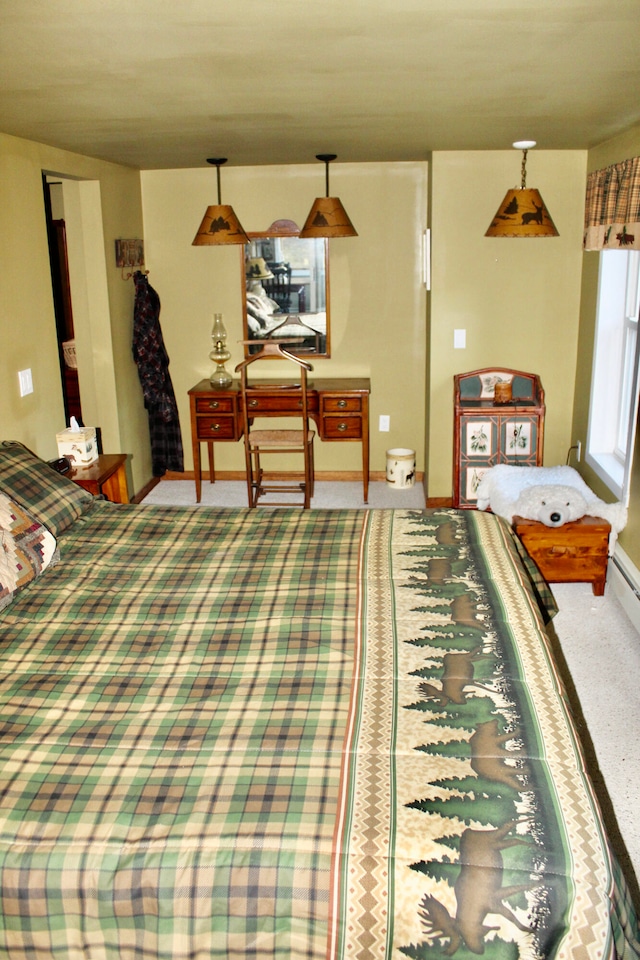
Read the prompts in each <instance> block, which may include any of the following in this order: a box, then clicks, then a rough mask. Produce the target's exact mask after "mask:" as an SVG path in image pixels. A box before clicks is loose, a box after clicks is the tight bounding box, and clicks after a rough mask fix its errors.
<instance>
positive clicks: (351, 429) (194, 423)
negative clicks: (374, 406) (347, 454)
mask: <svg viewBox="0 0 640 960" xmlns="http://www.w3.org/2000/svg"><path fill="white" fill-rule="evenodd" d="M282 382H283V381H280V380H279V381H278V384H281V383H282ZM370 390H371V387H370V383H369V380H368V379H366V378H363V377H344V378H342V377H335V378H328V377H322V378H315V377H314V379H313V380H311V379H310V380H309V382H308V402H309V415H310V416H311V418H312V419H313V420H314V422H315V424H316V426H317V428H318V436H319V438H320V440H330V441H334V440H336V441H356V442H358V443H360V444H361V445H362V485H363V492H364V502H365V503H366V502H367V500H368V497H369V394H370ZM292 397H293V395H292ZM189 400H190V408H191V442H192V445H193V467H194V475H195V482H196V500H197V502H198V503H199V502H200V498H201V494H202V469H201V459H200V444H201V443H206V444H207V451H208V459H209V478H210V480H211V482H212V483H213V481H214V480H215V465H214V442H216V441H234V440H235V441H237V440H240V439H241V438H242V411H241V404H240V384H239V382H238V381H234V382H233V383H232V384H231V385H230V386H229V387H227V388H225V389H223V390H221V389H220V388H217V387H212V386H211V384H210V382H209V381H208V380H201V381H200V383H198V384H196V386H195V387H192V388H191V390H189ZM251 402H252V404H254V407H253V409H254V410H255V413H256V416H259V414H260V412H261V411H264V410H269V411H274V410H277V411H278V412H279V413H281V414H282V416H283V417H286V416H294V415H295V414H296V413H298V409H297V408H295V409H294V408H292V406H291V401H288V400H287V398H286V397H282V396H281V395H280V396H275V395H274V394H273V391H272V392H271V394H270V393H269V382H268V381H265V382H264V391H263V392H261V395H260V397H257V398H255V399H252V401H251ZM295 403H296V404H298V403H299V400H298V397H296V398H295Z"/></svg>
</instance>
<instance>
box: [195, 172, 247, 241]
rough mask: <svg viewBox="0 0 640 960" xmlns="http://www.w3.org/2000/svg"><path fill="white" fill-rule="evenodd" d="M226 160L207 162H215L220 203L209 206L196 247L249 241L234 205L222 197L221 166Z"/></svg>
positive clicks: (197, 237) (196, 236) (198, 234)
mask: <svg viewBox="0 0 640 960" xmlns="http://www.w3.org/2000/svg"><path fill="white" fill-rule="evenodd" d="M226 162H227V158H226V157H224V158H219V159H218V158H216V159H212V160H209V159H208V160H207V163H211V164H213V165H214V166H215V168H216V173H217V178H218V203H217V204H216V205H214V206H211V207H207V212H206V213H205V215H204V217H203V219H202V223H201V224H200V226H199V227H198V232H197V233H196V235H195V238H194V240H193V244H192V246H194V247H206V246H211V245H213V244H216V245H217V244H221V243H249V238H248V236H247V235H246V233H245V232H244V230H243V229H242V225H241V223H240V221H239V220H238V218H237V217H236V215H235V213H234V212H233V207H230V206H229V205H228V204H226V203H222V202H221V199H220V167H221V166H222V164H223V163H226Z"/></svg>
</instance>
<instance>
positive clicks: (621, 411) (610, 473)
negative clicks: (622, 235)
mask: <svg viewBox="0 0 640 960" xmlns="http://www.w3.org/2000/svg"><path fill="white" fill-rule="evenodd" d="M639 311H640V251H638V250H604V251H602V252H601V253H600V263H599V273H598V298H597V310H596V328H595V337H594V351H593V366H592V375H591V396H590V404H589V425H588V430H587V444H586V450H585V461H586V463H587V464H588V465H589V466H590V467H591V468H592V469H593V470H594V472H595V473H596V474H597V475H598V477H599V478H600V479H601V480H602V481H603V483H605V484H606V486H607V487H608V488H609V489H610V490H611V491H612V493H614V494H615V496H617V497H618V499H619V500H621V501H623V502H624V503H625V504H627V503H628V500H629V480H630V473H631V464H632V462H633V449H634V443H635V436H636V419H637V413H638V388H639V376H638V370H639V360H640V337H639V336H638V315H639Z"/></svg>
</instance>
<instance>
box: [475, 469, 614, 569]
mask: <svg viewBox="0 0 640 960" xmlns="http://www.w3.org/2000/svg"><path fill="white" fill-rule="evenodd" d="M540 486H545V487H547V486H556V487H557V486H562V487H571V488H572V489H573V490H575V491H577V492H578V493H579V494H581V495H582V497H583V498H584V500H585V504H586V509H585V510H584V511H583V513H581V514H580V515H579V516H585V515H586V516H590V517H601V518H602V519H603V520H606V521H607V522H608V523H610V524H611V535H610V537H609V553H610V554H611V553H613V548H614V546H615V542H616V539H617V537H618V534H619V533H620V531H621V530H622V529H623V528H624V526H625V524H626V522H627V510H626V507H625V506H624V504H622V503H605V502H604V500H600V499H599V498H598V497H596V495H595V494H594V492H593V490H591V488H590V487H588V486H587V484H586V483H585V482H584V480H583V479H582V477H581V476H580V474H579V473H578V471H577V470H574V469H573V467H568V466H558V467H514V466H511V465H510V464H507V463H500V464H498V465H497V466H495V467H490V469H489V470H487V471H486V472H485V473H484V475H483V476H482V479H481V480H480V483H479V484H478V489H477V491H476V493H477V505H478V509H479V510H486V509H487V507H491V510H492V511H493V513H497V514H498V515H499V516H501V517H504V518H505V519H506V520H508V521H509V523H511V521H512V520H513V517H514V516H516V515H518V514H519V515H520V516H526V515H525V514H523V513H522V512H521V511H520V510H517V509H516V503H517V501H518V499H519V497H520V495H521V494H522V493H523V492H524V491H525V490H527V489H529V488H531V487H540ZM565 503H566V501H565ZM552 512H555V511H552ZM579 516H575V517H572V519H575V520H578V519H579ZM531 519H538V518H537V517H536V518H531ZM563 522H567V521H563ZM553 526H560V523H557V524H553Z"/></svg>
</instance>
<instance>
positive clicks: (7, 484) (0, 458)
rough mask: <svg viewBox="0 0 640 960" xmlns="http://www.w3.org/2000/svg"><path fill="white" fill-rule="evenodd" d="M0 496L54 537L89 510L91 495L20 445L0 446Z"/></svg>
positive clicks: (8, 444) (7, 442) (11, 443)
mask: <svg viewBox="0 0 640 960" xmlns="http://www.w3.org/2000/svg"><path fill="white" fill-rule="evenodd" d="M0 493H4V494H5V495H6V496H8V497H10V498H11V499H12V500H14V501H15V502H16V503H18V504H20V505H21V506H22V507H24V508H25V509H26V510H28V511H29V512H30V513H31V514H33V516H34V517H35V518H36V519H37V520H39V521H40V523H43V524H44V525H45V527H48V528H49V530H50V531H51V533H52V534H53V535H54V537H57V536H59V535H60V534H61V533H63V532H64V531H65V530H66V529H67V528H68V527H70V526H71V524H72V523H73V522H74V520H77V519H78V517H81V516H82V514H83V513H85V512H86V511H87V510H89V509H91V507H92V506H93V503H94V499H93V497H92V495H91V494H90V493H87V491H86V490H83V488H82V487H80V486H78V484H77V483H74V482H73V480H69V479H68V478H67V477H65V476H63V475H62V474H60V473H57V472H56V471H55V470H54V469H53V467H50V466H49V464H48V463H45V461H44V460H41V459H40V457H36V455H35V454H34V453H31V451H30V450H27V448H26V447H23V446H22V444H21V443H16V442H14V441H9V440H5V441H4V442H3V443H2V444H1V445H0Z"/></svg>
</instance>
